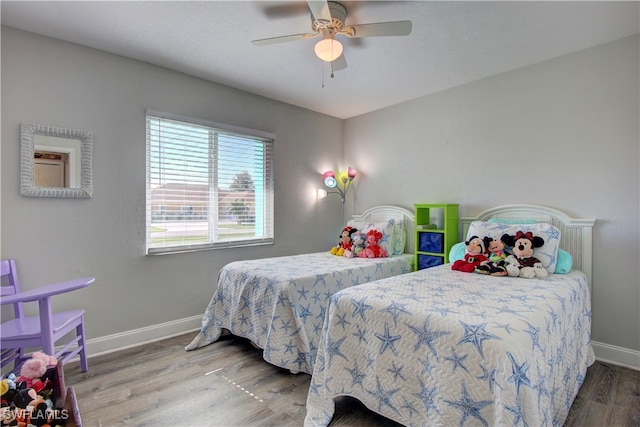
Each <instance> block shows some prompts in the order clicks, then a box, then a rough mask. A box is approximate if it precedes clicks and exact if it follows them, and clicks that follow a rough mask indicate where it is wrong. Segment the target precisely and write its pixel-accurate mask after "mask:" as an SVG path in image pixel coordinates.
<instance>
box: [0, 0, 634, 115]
mask: <svg viewBox="0 0 640 427" xmlns="http://www.w3.org/2000/svg"><path fill="white" fill-rule="evenodd" d="M341 3H342V4H344V5H345V6H346V8H347V19H346V23H347V25H348V24H364V23H371V22H385V21H395V20H411V21H412V22H413V31H412V33H411V34H410V35H409V36H397V37H370V38H363V39H346V38H344V39H342V41H343V44H344V46H345V48H344V54H345V58H346V60H347V63H348V67H347V68H346V69H344V70H340V71H336V72H335V77H334V78H331V77H330V74H331V71H330V69H329V66H328V65H327V64H326V63H323V62H322V61H320V60H319V59H317V58H316V57H315V56H314V53H313V46H314V44H315V43H316V41H317V40H318V39H311V40H302V41H295V42H289V43H281V44H274V45H269V46H261V47H256V46H254V45H253V44H251V40H254V39H262V38H268V37H275V36H280V35H288V34H296V33H305V32H309V31H310V30H311V28H310V24H311V19H310V15H309V11H308V8H307V4H306V2H304V1H279V2H275V1H269V2H267V1H201V2H196V1H159V2H155V1H141V2H132V1H106V2H99V1H69V2H67V1H46V2H38V1H2V2H1V18H2V24H3V25H8V26H11V27H15V28H19V29H23V30H26V31H31V32H34V33H37V34H42V35H45V36H49V37H53V38H56V39H61V40H65V41H69V42H72V43H77V44H80V45H84V46H88V47H92V48H95V49H100V50H103V51H105V52H110V53H114V54H117V55H122V56H125V57H129V58H135V59H139V60H141V61H145V62H148V63H151V64H156V65H160V66H163V67H166V68H169V69H173V70H176V71H181V72H184V73H187V74H190V75H193V76H197V77H200V78H203V79H207V80H210V81H214V82H218V83H221V84H224V85H228V86H232V87H235V88H238V89H242V90H245V91H248V92H252V93H255V94H259V95H263V96H266V97H269V98H273V99H277V100H280V101H284V102H287V103H290V104H294V105H298V106H300V107H304V108H308V109H310V110H314V111H318V112H321V113H325V114H328V115H331V116H335V117H338V118H349V117H353V116H357V115H360V114H363V113H367V112H370V111H373V110H377V109H380V108H383V107H387V106H389V105H393V104H397V103H399V102H403V101H407V100H410V99H413V98H417V97H420V96H423V95H427V94H430V93H434V92H438V91H441V90H444V89H447V88H450V87H454V86H458V85H461V84H465V83H468V82H471V81H474V80H478V79H481V78H484V77H487V76H490V75H494V74H497V73H501V72H505V71H509V70H513V69H516V68H520V67H523V66H527V65H531V64H534V63H537V62H540V61H544V60H547V59H550V58H554V57H557V56H560V55H564V54H567V53H571V52H575V51H578V50H582V49H586V48H589V47H593V46H597V45H599V44H603V43H606V42H609V41H613V40H617V39H620V38H623V37H626V36H629V35H632V34H635V33H638V31H639V23H638V22H639V2H637V1H623V2H610V1H605V2H594V1H586V2H582V1H569V2H552V1H541V2H524V1H513V2H484V1H471V2H460V1H436V2H430V1H415V2H405V1H343V2H341ZM340 37H342V36H339V37H338V38H340Z"/></svg>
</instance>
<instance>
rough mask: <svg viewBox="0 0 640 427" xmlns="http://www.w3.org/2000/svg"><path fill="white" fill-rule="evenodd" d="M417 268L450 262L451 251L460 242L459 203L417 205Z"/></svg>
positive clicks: (415, 263)
mask: <svg viewBox="0 0 640 427" xmlns="http://www.w3.org/2000/svg"><path fill="white" fill-rule="evenodd" d="M415 214H416V227H415V229H416V230H415V232H416V239H415V240H416V241H415V245H416V250H415V262H414V265H415V268H416V269H417V270H422V269H423V268H429V267H435V266H436V265H440V264H446V263H448V262H449V251H450V250H451V247H452V246H453V245H455V244H456V243H458V241H459V240H458V205H457V204H449V203H447V204H437V203H436V204H431V203H429V204H426V203H420V204H416V205H415Z"/></svg>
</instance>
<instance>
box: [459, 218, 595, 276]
mask: <svg viewBox="0 0 640 427" xmlns="http://www.w3.org/2000/svg"><path fill="white" fill-rule="evenodd" d="M491 218H496V219H508V220H510V221H513V220H535V221H537V222H546V223H549V224H552V225H555V226H556V227H558V229H559V230H560V248H561V249H564V250H565V251H567V252H569V253H570V254H571V256H572V257H573V268H575V269H578V270H582V271H583V272H584V273H585V274H586V275H587V279H588V280H589V287H591V274H592V263H591V261H592V258H591V257H592V255H591V254H592V252H591V251H592V229H593V225H594V224H595V222H596V220H595V219H576V218H571V217H570V216H568V215H567V214H565V213H563V212H560V211H558V210H556V209H552V208H548V207H545V206H536V205H504V206H498V207H495V208H492V209H488V210H486V211H484V212H482V213H481V214H480V215H478V216H477V217H463V218H462V238H463V239H464V238H465V237H466V236H467V231H468V230H469V224H471V222H473V221H487V220H489V219H491Z"/></svg>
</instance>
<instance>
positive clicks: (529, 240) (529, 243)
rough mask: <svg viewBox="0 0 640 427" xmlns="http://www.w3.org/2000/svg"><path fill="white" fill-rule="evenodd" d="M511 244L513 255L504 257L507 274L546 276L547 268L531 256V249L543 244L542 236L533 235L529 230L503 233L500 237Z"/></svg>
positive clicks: (528, 277) (527, 277)
mask: <svg viewBox="0 0 640 427" xmlns="http://www.w3.org/2000/svg"><path fill="white" fill-rule="evenodd" d="M501 239H502V240H504V242H505V243H506V244H507V245H508V246H511V247H512V249H511V252H512V253H513V255H509V256H508V257H507V259H506V261H507V263H508V265H507V271H508V272H509V276H517V277H524V278H526V279H531V278H534V277H540V278H542V277H547V270H545V268H544V267H543V266H542V263H541V262H540V260H539V259H538V258H536V257H534V256H533V249H534V248H539V247H542V245H544V239H543V238H542V237H538V236H534V235H533V233H531V232H530V231H528V232H526V233H525V232H523V231H518V232H517V233H516V235H515V236H510V235H508V234H505V235H503V236H502V238H501Z"/></svg>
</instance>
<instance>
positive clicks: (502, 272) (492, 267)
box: [475, 236, 508, 276]
mask: <svg viewBox="0 0 640 427" xmlns="http://www.w3.org/2000/svg"><path fill="white" fill-rule="evenodd" d="M483 242H484V246H485V248H486V251H487V252H486V253H487V256H488V257H489V259H487V260H486V261H484V262H482V263H481V264H480V265H479V266H478V267H476V269H475V272H476V273H480V274H489V275H491V276H507V275H508V273H507V262H506V259H507V252H506V245H505V243H504V242H503V241H502V240H495V239H494V238H493V237H488V236H486V237H485V238H484V239H483Z"/></svg>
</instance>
